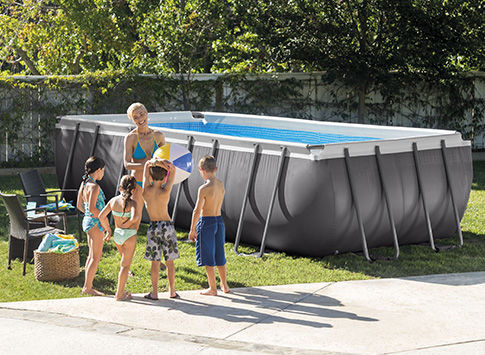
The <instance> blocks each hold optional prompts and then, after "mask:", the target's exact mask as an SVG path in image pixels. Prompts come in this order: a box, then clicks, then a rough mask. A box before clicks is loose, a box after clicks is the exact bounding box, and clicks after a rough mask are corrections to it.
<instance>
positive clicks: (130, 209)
mask: <svg viewBox="0 0 485 355" xmlns="http://www.w3.org/2000/svg"><path fill="white" fill-rule="evenodd" d="M136 186H137V184H136V180H135V177H134V176H131V175H125V176H123V177H122V178H121V182H120V193H121V195H118V196H115V197H113V198H112V199H111V200H109V202H108V203H107V204H106V207H105V208H103V210H102V211H101V213H100V214H99V220H100V222H101V225H102V226H103V228H104V229H105V230H106V232H107V233H106V234H107V235H106V237H105V240H106V241H108V240H109V239H110V238H111V228H110V226H109V222H108V218H107V216H108V214H109V213H110V212H111V213H112V214H113V219H114V222H115V230H114V233H113V239H114V242H115V244H116V248H117V249H118V251H119V252H120V254H121V262H120V273H119V275H118V287H117V290H116V300H117V301H125V300H129V299H131V294H130V293H129V292H125V285H126V279H127V278H128V272H129V271H130V266H131V261H132V260H133V254H134V253H135V247H136V232H137V229H138V226H139V224H140V220H141V211H142V208H143V205H139V204H138V203H137V202H136V201H135V200H134V199H132V196H133V192H134V191H135V188H136Z"/></svg>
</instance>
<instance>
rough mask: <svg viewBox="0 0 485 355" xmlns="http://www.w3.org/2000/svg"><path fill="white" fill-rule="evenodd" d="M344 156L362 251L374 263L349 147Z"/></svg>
mask: <svg viewBox="0 0 485 355" xmlns="http://www.w3.org/2000/svg"><path fill="white" fill-rule="evenodd" d="M344 156H345V167H346V170H347V177H348V179H349V185H350V194H351V196H352V204H353V205H354V209H355V214H356V215H357V223H358V225H359V231H360V235H361V238H362V251H363V253H364V257H365V258H366V259H367V261H368V262H370V263H372V262H374V259H372V258H371V257H370V255H369V249H368V248H367V239H366V237H365V231H364V224H363V222H362V217H361V215H360V209H359V203H358V200H357V191H356V190H355V185H354V181H353V178H352V173H351V169H350V154H349V148H345V149H344Z"/></svg>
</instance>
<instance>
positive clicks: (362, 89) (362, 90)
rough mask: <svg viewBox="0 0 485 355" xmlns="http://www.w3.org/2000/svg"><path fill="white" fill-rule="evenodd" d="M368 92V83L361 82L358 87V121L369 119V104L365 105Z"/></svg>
mask: <svg viewBox="0 0 485 355" xmlns="http://www.w3.org/2000/svg"><path fill="white" fill-rule="evenodd" d="M366 94H367V84H365V83H364V84H361V85H359V87H358V88H357V95H358V97H359V108H358V112H357V123H366V121H367V106H366V105H365V97H366Z"/></svg>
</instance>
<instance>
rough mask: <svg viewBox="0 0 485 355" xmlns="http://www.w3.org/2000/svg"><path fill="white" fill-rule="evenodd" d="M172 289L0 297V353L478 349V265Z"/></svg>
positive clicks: (484, 307)
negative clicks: (175, 293)
mask: <svg viewBox="0 0 485 355" xmlns="http://www.w3.org/2000/svg"><path fill="white" fill-rule="evenodd" d="M179 293H180V295H181V299H179V300H170V299H161V300H159V301H149V300H146V299H144V298H143V295H135V297H134V299H133V300H132V301H131V302H115V301H114V299H113V298H112V297H82V298H75V299H62V300H45V301H31V302H10V303H0V344H1V346H0V353H9V354H12V353H20V352H22V353H34V352H35V353H36V354H49V355H52V354H58V353H69V354H76V353H94V352H97V353H100V354H120V353H123V354H127V353H134V354H135V353H139V354H141V353H143V354H152V353H153V354H162V353H163V354H166V353H184V354H193V353H207V354H223V353H224V354H227V353H230V354H240V353H241V354H242V353H247V352H256V353H278V354H284V353H287V354H296V353H298V354H305V353H309V354H312V353H324V354H329V353H332V354H333V353H335V354H342V353H345V354H395V353H399V354H415V353H419V354H426V355H427V354H480V355H483V354H485V272H476V273H466V274H448V275H432V276H421V277H411V278H403V279H378V280H366V281H346V282H336V283H315V284H302V285H286V286H268V287H252V288H239V289H234V290H233V292H232V293H230V294H227V295H221V296H218V297H210V296H201V295H199V292H198V291H183V292H179ZM161 296H166V294H165V295H164V294H162V295H161Z"/></svg>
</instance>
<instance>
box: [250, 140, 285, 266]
mask: <svg viewBox="0 0 485 355" xmlns="http://www.w3.org/2000/svg"><path fill="white" fill-rule="evenodd" d="M287 150H288V148H286V147H283V149H282V150H281V155H280V163H279V167H278V174H277V175H276V180H275V184H274V187H273V194H272V195H271V201H270V202H269V208H268V215H267V216H266V223H265V224H264V231H263V237H262V239H261V247H260V249H259V253H258V254H257V255H256V256H257V257H258V258H261V257H262V256H263V255H264V249H265V246H266V236H267V235H268V228H269V222H270V220H271V215H272V214H273V207H274V202H275V199H276V194H277V192H278V186H279V184H280V180H281V175H282V172H283V166H284V165H285V158H286V152H287Z"/></svg>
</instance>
